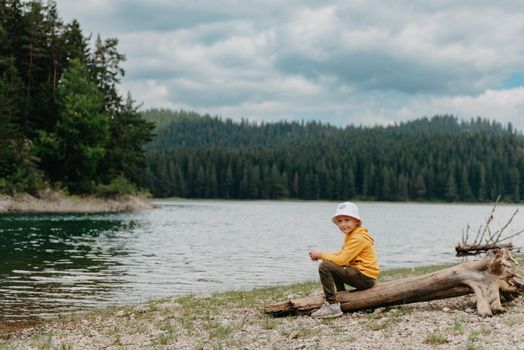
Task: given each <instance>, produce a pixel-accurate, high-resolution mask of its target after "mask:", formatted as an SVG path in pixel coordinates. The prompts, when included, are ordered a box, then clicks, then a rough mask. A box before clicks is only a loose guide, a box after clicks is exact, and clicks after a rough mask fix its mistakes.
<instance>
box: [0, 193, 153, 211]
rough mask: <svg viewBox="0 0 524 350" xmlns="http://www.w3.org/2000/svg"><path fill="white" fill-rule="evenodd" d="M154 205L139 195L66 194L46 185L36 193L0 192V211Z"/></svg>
mask: <svg viewBox="0 0 524 350" xmlns="http://www.w3.org/2000/svg"><path fill="white" fill-rule="evenodd" d="M154 207H155V206H154V205H153V204H152V203H151V202H150V201H149V200H148V199H147V198H146V197H145V196H139V195H132V196H122V197H118V198H100V197H94V196H86V197H81V196H66V195H63V194H61V193H59V192H56V191H52V190H49V189H46V190H43V191H41V192H40V193H39V194H38V195H37V196H32V195H30V194H27V193H21V194H16V195H14V196H8V195H0V213H106V212H125V211H136V210H143V209H151V208H154Z"/></svg>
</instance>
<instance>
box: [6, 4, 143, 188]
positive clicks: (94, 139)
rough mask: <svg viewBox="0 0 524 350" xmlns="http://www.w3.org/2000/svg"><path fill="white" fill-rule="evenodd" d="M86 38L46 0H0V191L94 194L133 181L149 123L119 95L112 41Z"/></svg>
mask: <svg viewBox="0 0 524 350" xmlns="http://www.w3.org/2000/svg"><path fill="white" fill-rule="evenodd" d="M89 44H90V37H87V36H85V35H84V34H83V33H82V30H81V28H80V24H79V23H78V22H77V21H76V20H73V21H72V22H71V23H63V21H62V20H61V19H60V17H59V15H58V11H57V5H56V2H54V1H48V2H42V1H20V0H0V192H16V191H28V192H35V191H38V189H40V188H42V187H44V186H48V185H53V186H58V187H61V188H63V189H66V190H68V191H70V192H73V193H93V192H100V191H101V192H103V191H105V190H110V189H111V188H118V187H119V188H120V190H126V189H130V188H132V183H133V182H136V181H137V180H138V178H137V176H136V174H137V168H138V167H139V166H141V165H142V164H143V161H144V151H143V145H144V144H145V143H147V142H148V141H150V140H151V130H152V128H153V126H152V124H151V123H148V122H146V121H145V120H144V119H142V117H141V115H140V113H138V111H137V108H136V107H135V105H134V101H133V100H132V99H131V97H130V96H128V97H127V98H124V97H122V96H121V95H120V94H119V93H118V90H117V87H118V85H119V83H120V80H121V78H122V77H123V76H124V70H123V69H122V68H121V64H122V62H123V61H124V60H125V56H124V55H122V54H120V53H119V52H118V50H117V45H118V40H117V39H115V38H110V39H106V40H102V39H101V38H100V36H98V37H97V38H96V40H95V42H94V47H93V49H90V45H89ZM108 186H109V187H108Z"/></svg>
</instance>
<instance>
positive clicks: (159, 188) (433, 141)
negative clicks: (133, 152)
mask: <svg viewBox="0 0 524 350" xmlns="http://www.w3.org/2000/svg"><path fill="white" fill-rule="evenodd" d="M144 118H145V119H147V120H149V121H152V122H155V123H156V125H157V130H156V133H157V136H156V138H155V139H154V140H153V141H152V142H151V143H149V144H148V145H147V151H148V153H147V165H146V167H145V170H144V171H143V173H142V174H141V184H142V185H143V186H145V187H146V188H148V189H150V191H151V192H152V193H153V195H155V196H157V197H168V196H180V197H198V198H246V199H247V198H262V199H269V198H303V199H338V200H342V199H372V200H393V201H406V200H448V201H488V200H493V199H494V198H496V197H497V195H499V194H501V195H502V196H503V198H504V199H505V200H509V201H520V200H521V198H524V189H523V188H522V186H521V183H522V181H523V180H524V179H523V176H524V138H523V136H522V135H521V134H520V133H518V132H516V131H515V130H513V128H512V126H511V124H508V125H507V126H502V125H500V124H498V123H495V122H490V121H488V120H485V119H481V118H477V119H473V120H471V121H468V122H464V121H462V122H460V121H459V120H458V119H457V118H456V117H453V116H446V115H445V116H435V117H433V118H421V119H418V120H415V121H412V122H408V123H401V124H399V125H395V126H389V127H382V126H376V127H358V126H347V127H345V128H337V127H334V126H331V125H327V124H323V123H319V122H308V123H304V122H284V121H283V122H278V123H262V124H255V123H250V122H248V121H246V120H242V121H240V122H233V121H231V120H223V119H221V118H218V117H211V116H208V115H205V116H201V115H198V114H196V113H192V112H184V111H179V112H172V111H168V110H150V111H147V112H145V113H144Z"/></svg>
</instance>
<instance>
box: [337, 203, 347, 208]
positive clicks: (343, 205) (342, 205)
mask: <svg viewBox="0 0 524 350" xmlns="http://www.w3.org/2000/svg"><path fill="white" fill-rule="evenodd" d="M345 207H346V205H345V204H341V205H339V206H338V209H344V208H345Z"/></svg>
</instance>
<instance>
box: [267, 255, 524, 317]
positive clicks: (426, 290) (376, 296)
mask: <svg viewBox="0 0 524 350" xmlns="http://www.w3.org/2000/svg"><path fill="white" fill-rule="evenodd" d="M511 263H514V264H518V263H517V262H516V261H515V260H514V259H513V258H512V256H511V253H510V252H509V251H508V250H506V249H499V250H490V251H489V252H488V253H487V254H486V255H485V256H484V257H483V258H482V259H480V260H477V261H470V262H465V263H462V264H459V265H456V266H453V267H450V268H447V269H444V270H441V271H437V272H433V273H430V274H426V275H422V276H417V277H410V278H404V279H399V280H394V281H388V282H384V283H378V284H376V285H375V286H374V287H372V288H370V289H366V290H363V291H349V292H348V291H344V292H338V293H337V294H336V299H337V301H338V302H340V305H341V308H342V310H343V311H346V312H347V311H358V310H364V309H374V308H378V307H384V306H391V305H399V304H409V303H414V302H420V301H429V300H435V299H445V298H452V297H457V296H461V295H465V294H469V293H475V297H476V300H477V313H478V314H479V316H482V317H485V316H492V315H493V314H494V313H498V312H502V311H504V309H503V307H502V304H501V301H500V295H501V294H502V295H503V296H504V297H507V298H508V299H512V298H513V297H515V296H517V295H518V293H519V292H522V291H524V282H523V281H522V280H521V277H520V276H518V275H517V274H515V273H513V272H512V271H511ZM323 303H324V298H323V297H321V296H315V297H305V298H299V299H292V300H287V301H284V302H280V303H276V304H271V305H267V306H265V307H264V312H266V313H268V314H272V315H274V316H283V315H287V314H296V313H310V312H312V311H314V310H316V309H318V308H320V307H321V306H322V305H323Z"/></svg>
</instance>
